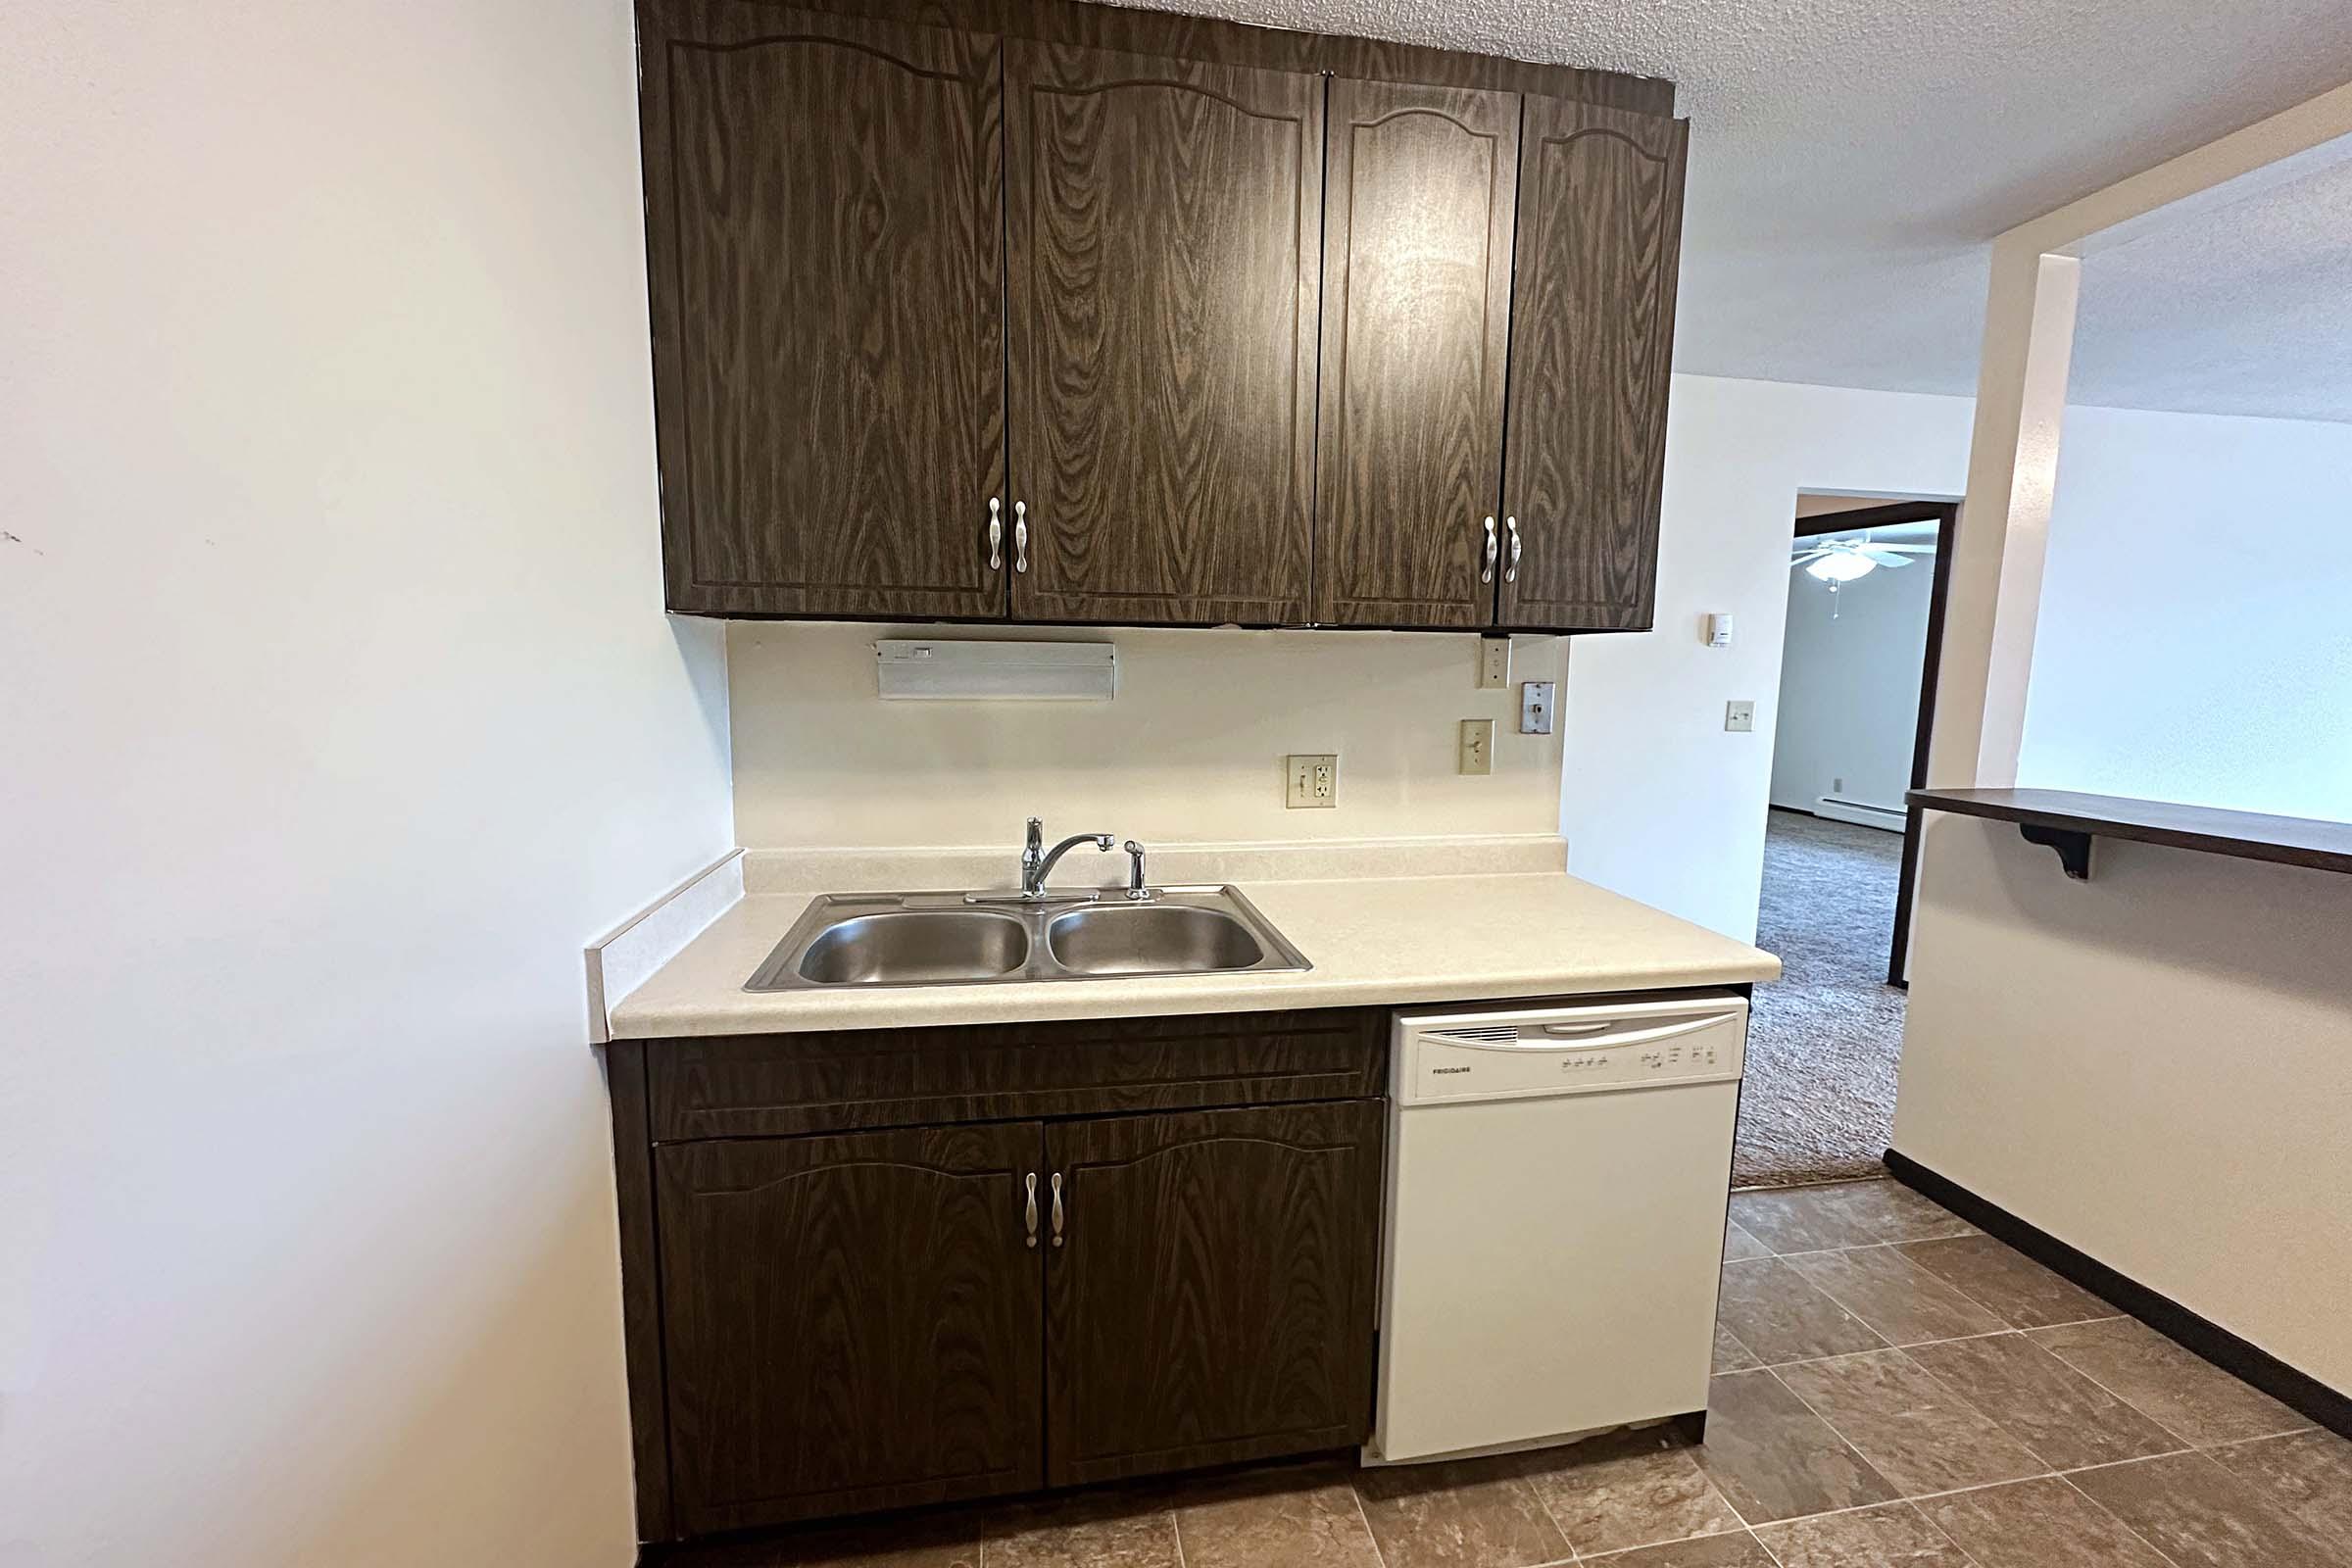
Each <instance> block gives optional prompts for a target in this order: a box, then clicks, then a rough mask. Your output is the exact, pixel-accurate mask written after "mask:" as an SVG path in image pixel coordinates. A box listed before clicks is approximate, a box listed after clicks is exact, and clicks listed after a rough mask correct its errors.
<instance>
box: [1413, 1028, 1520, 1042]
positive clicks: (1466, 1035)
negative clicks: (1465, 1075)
mask: <svg viewBox="0 0 2352 1568" xmlns="http://www.w3.org/2000/svg"><path fill="white" fill-rule="evenodd" d="M1429 1033H1430V1038H1431V1039H1433V1040H1485V1041H1497V1042H1498V1041H1504V1040H1516V1039H1518V1038H1519V1026H1518V1025H1517V1024H1515V1023H1479V1024H1464V1025H1463V1026H1462V1027H1461V1028H1459V1029H1432V1030H1431V1031H1430V1032H1429Z"/></svg>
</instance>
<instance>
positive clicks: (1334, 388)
mask: <svg viewBox="0 0 2352 1568" xmlns="http://www.w3.org/2000/svg"><path fill="white" fill-rule="evenodd" d="M1330 120H1331V131H1330V143H1329V146H1330V154H1329V159H1328V163H1327V166H1326V170H1325V181H1326V190H1325V195H1324V203H1323V211H1324V215H1325V217H1324V226H1323V343H1322V361H1323V378H1322V417H1321V418H1320V420H1319V421H1318V427H1319V436H1318V447H1319V464H1318V466H1317V470H1316V497H1317V513H1318V519H1317V535H1316V544H1317V548H1316V551H1315V619H1316V620H1318V621H1322V622H1328V623H1331V624H1335V625H1348V626H1461V627H1481V626H1486V625H1489V624H1491V623H1492V622H1493V621H1494V618H1495V574H1494V573H1493V572H1492V571H1491V570H1490V569H1488V566H1487V562H1486V527H1485V525H1486V523H1487V520H1488V519H1489V518H1490V517H1495V518H1498V517H1499V513H1498V510H1497V496H1498V494H1499V492H1500V490H1501V486H1502V392H1503V370H1504V363H1505V355H1506V353H1507V351H1508V345H1509V341H1510V337H1509V334H1510V318H1511V231H1512V225H1513V222H1514V221H1515V219H1516V214H1515V213H1514V211H1513V204H1514V201H1515V194H1516V189H1517V181H1518V171H1519V97H1518V95H1517V94H1516V93H1503V92H1481V91H1474V90H1471V89H1468V88H1458V87H1421V86H1408V85H1402V84H1398V83H1393V82H1378V81H1349V80H1345V79H1342V80H1335V81H1334V82H1333V83H1332V84H1331V108H1330Z"/></svg>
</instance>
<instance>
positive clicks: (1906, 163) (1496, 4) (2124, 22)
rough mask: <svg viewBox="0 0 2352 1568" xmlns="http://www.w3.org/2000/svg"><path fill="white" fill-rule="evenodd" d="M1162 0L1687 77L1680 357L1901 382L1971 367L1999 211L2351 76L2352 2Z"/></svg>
mask: <svg viewBox="0 0 2352 1568" xmlns="http://www.w3.org/2000/svg"><path fill="white" fill-rule="evenodd" d="M1163 8H1164V9H1169V10H1177V11H1187V12H1194V13H1198V14H1201V15H1206V16H1220V17H1229V18H1233V19H1235V20H1238V21H1243V22H1256V23H1264V24H1268V25H1276V26H1289V27H1306V28H1313V29H1318V30H1322V31H1328V32H1350V33H1358V34H1364V35H1368V36H1372V37H1381V38H1391V39H1396V40H1398V41H1402V42H1408V43H1425V44H1438V45H1443V46H1446V47H1449V48H1455V49H1470V50H1476V51H1479V52H1482V53H1488V54H1500V55H1511V56H1515V57H1517V58H1520V59H1523V60H1544V61H1558V62H1564V63H1568V64H1574V65H1585V66H1598V67H1604V68H1607V69H1611V70H1617V71H1630V72H1636V73H1641V74H1643V75H1652V76H1666V77H1670V78H1672V79H1673V80H1674V81H1675V82H1676V84H1677V86H1678V88H1679V97H1678V103H1679V109H1680V113H1682V114H1684V115H1687V116H1689V117H1690V119H1691V185H1690V197H1689V211H1688V216H1687V219H1686V227H1685V230H1684V240H1683V287H1682V317H1681V327H1680V331H1679V334H1678V337H1677V341H1676V351H1675V365H1676V368H1679V369H1683V370H1690V371H1695V372H1699V373H1702V374H1709V375H1740V376H1754V377H1759V378H1762V379H1767V380H1779V381H1815V382H1821V383H1824V384H1828V385H1834V386H1860V387H1883V388H1888V389H1892V390H1899V391H1917V392H1954V393H1962V394H1967V393H1973V392H1974V391H1975V390H1976V369H1977V350H1978V337H1979V333H1980V331H1981V328H1982V325H1983V320H1984V311H1985V255H1986V246H1987V244H1988V242H1989V241H1990V240H1991V238H1992V237H1993V236H1994V235H1995V234H1998V233H1999V232H2000V231H2001V230H2003V229H2005V228H2009V227H2011V226H2013V225H2015V224H2017V223H2020V222H2023V221H2026V220H2027V219H2030V218H2034V217H2037V216H2039V215H2040V214H2042V213H2045V212H2048V211H2049V210H2050V209H2052V208H2055V207H2059V206H2062V205H2064V204H2065V203H2067V202H2069V201H2072V200H2074V199H2075V198H2076V197H2078V196H2082V195H2086V194H2088V193H2089V192H2091V191H2094V190H2097V189H2099V188H2100V187H2102V186H2104V185H2108V184H2112V183H2113V182H2114V181H2115V180H2117V179H2120V178H2122V177H2123V176H2124V175H2126V174H2130V173H2133V172H2137V171H2139V170H2141V169H2144V168H2147V167H2148V166H2149V165H2151V164H2155V163H2159V162H2162V161H2163V160H2164V159H2167V158H2170V157H2172V156H2174V155H2175V154H2178V153H2181V152H2185V151H2187V150H2188V149H2189V148H2191V147H2195V146H2197V145H2199V144H2200V143H2203V142H2207V141H2210V140H2212V139H2213V138H2214V137H2216V136H2219V135H2222V134H2224V133H2226V132H2228V131H2231V130H2234V129H2236V128H2237V127H2238V126H2240V125H2244V124H2247V123H2252V122H2253V121H2256V120H2260V119H2262V118H2263V117H2265V116H2267V115H2270V114H2274V113H2276V112H2277V111H2278V110H2280V109H2284V108H2286V107H2287V106H2288V105H2290V104H2295V103H2299V102H2301V101H2302V100H2304V99H2306V98H2309V97H2312V96H2314V95H2316V94H2318V93H2320V92H2324V91H2326V90H2327V88H2329V87H2332V86H2335V85H2336V84H2337V83H2339V82H2342V81H2344V80H2346V79H2348V78H2352V4H2347V3H2346V0H2261V3H2259V4H2252V5H2232V4H2215V3H2213V0H1987V3H1984V4H1967V5H1954V4H1952V3H1951V0H1749V3H1744V4H1739V3H1728V4H1710V3H1707V0H1656V3H1637V4H1627V3H1625V0H1174V3H1172V4H1168V5H1165V6H1164V7H1163ZM2112 396H2113V397H2116V398H2120V399H2122V400H2123V401H2126V402H2130V401H2131V390H2130V388H2129V387H2128V386H2126V385H2125V384H2124V383H2123V382H2122V381H2120V380H2119V381H2118V382H2117V383H2116V389H2115V391H2114V392H2113V394H2112Z"/></svg>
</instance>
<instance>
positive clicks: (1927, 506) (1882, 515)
mask: <svg viewBox="0 0 2352 1568" xmlns="http://www.w3.org/2000/svg"><path fill="white" fill-rule="evenodd" d="M1905 522H1933V523H1935V524H1936V575H1935V578H1934V581H1933V582H1932V583H1931V585H1930V587H1929V589H1928V645H1927V647H1926V649H1925V650H1924V651H1923V652H1922V653H1921V655H1920V670H1919V718H1918V720H1917V722H1916V724H1915V725H1914V727H1913V730H1912V740H1911V788H1913V789H1915V790H1924V789H1926V788H1927V787H1928V742H1929V741H1930V740H1931V739H1932V738H1933V737H1934V735H1935V730H1936V678H1937V676H1938V675H1939V674H1940V673H1941V671H1942V667H1943V625H1944V605H1945V602H1946V601H1947V600H1949V599H1950V597H1951V592H1952V541H1953V540H1954V538H1956V537H1957V536H1958V534H1959V531H1960V503H1959V502H1957V501H1895V502H1889V503H1887V504H1886V505H1883V506H1875V507H1856V508H1855V509H1854V510H1852V511H1851V512H1819V513H1815V514H1814V515H1812V516H1809V517H1799V518H1797V519H1796V533H1795V537H1796V538H1798V539H1810V538H1813V537H1815V536H1817V535H1820V534H1832V533H1852V532H1854V531H1856V530H1857V529H1863V528H1891V527H1893V526H1894V525H1895V524H1897V523H1905ZM1923 814H1924V813H1923V812H1922V811H1921V810H1920V809H1919V808H1918V807H1916V806H1912V805H1910V804H1909V803H1907V802H1906V803H1905V805H1904V807H1903V861H1902V870H1901V871H1900V873H1899V874H1898V875H1897V877H1896V880H1895V885H1894V929H1893V933H1892V937H1891V940H1890V941H1889V943H1888V946H1887V984H1888V985H1890V986H1896V987H1899V988H1900V989H1902V990H1905V991H1908V990H1909V989H1910V988H1911V978H1910V973H1909V971H1910V957H1911V952H1910V949H1911V906H1912V903H1913V901H1914V899H1915V897H1916V894H1917V891H1918V887H1919V832H1920V820H1921V817H1922V815H1923Z"/></svg>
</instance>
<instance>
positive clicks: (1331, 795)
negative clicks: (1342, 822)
mask: <svg viewBox="0 0 2352 1568" xmlns="http://www.w3.org/2000/svg"><path fill="white" fill-rule="evenodd" d="M1283 776H1284V779H1285V781H1286V782H1285V783H1284V785H1283V795H1282V804H1283V805H1285V806H1287V807H1289V808H1290V809H1292V810H1294V811H1313V810H1321V809H1324V808H1327V807H1333V806H1337V805H1339V804H1340V760H1339V758H1338V756H1337V755H1336V754H1334V753H1331V752H1294V753H1292V754H1291V756H1290V757H1289V759H1288V760H1286V762H1285V765H1284V769H1283Z"/></svg>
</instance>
